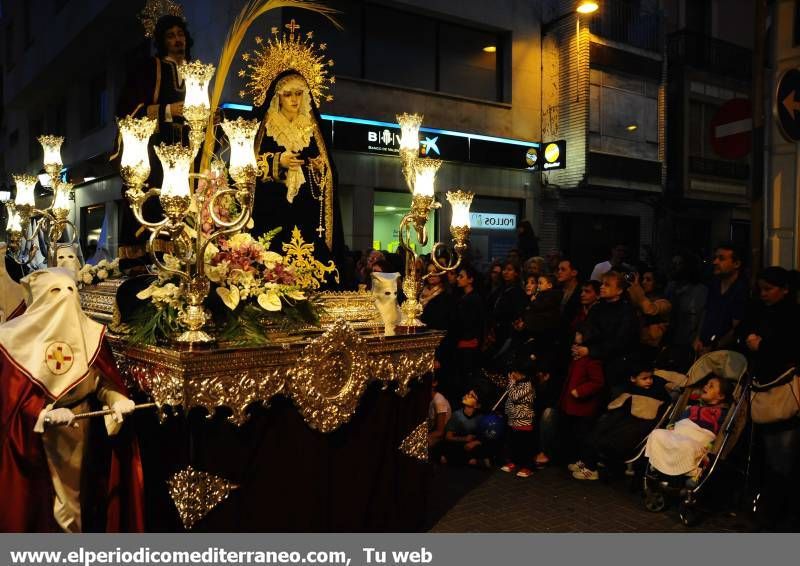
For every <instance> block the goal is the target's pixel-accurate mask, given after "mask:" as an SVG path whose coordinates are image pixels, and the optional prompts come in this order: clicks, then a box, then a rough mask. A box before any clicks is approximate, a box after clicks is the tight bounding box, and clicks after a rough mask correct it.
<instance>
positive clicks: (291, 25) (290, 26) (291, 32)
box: [284, 18, 300, 41]
mask: <svg viewBox="0 0 800 566" xmlns="http://www.w3.org/2000/svg"><path fill="white" fill-rule="evenodd" d="M284 27H285V28H286V29H288V30H289V41H294V32H296V31H297V30H299V29H300V26H299V25H297V23H296V22H295V21H294V18H292V21H290V22H289V23H288V24H286V25H285V26H284Z"/></svg>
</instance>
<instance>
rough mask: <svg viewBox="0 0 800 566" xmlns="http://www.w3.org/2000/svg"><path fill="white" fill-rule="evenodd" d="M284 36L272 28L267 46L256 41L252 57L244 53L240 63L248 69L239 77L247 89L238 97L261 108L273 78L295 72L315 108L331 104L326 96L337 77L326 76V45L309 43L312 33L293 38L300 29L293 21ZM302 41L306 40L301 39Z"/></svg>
mask: <svg viewBox="0 0 800 566" xmlns="http://www.w3.org/2000/svg"><path fill="white" fill-rule="evenodd" d="M285 27H286V29H288V30H289V33H288V34H287V33H286V32H283V33H279V30H278V28H277V27H273V28H272V37H270V38H269V39H268V40H267V41H266V42H265V41H264V40H263V39H262V38H260V37H256V38H255V40H256V44H257V45H258V46H259V47H257V48H256V49H255V50H254V51H253V52H252V53H243V54H242V59H243V60H244V61H245V62H246V63H247V64H248V65H247V69H246V70H245V69H242V70H240V71H239V76H240V77H245V76H246V77H247V78H248V81H247V88H246V90H242V91H240V92H239V96H241V97H242V98H245V96H248V95H249V96H250V97H251V98H252V99H253V103H254V104H255V105H256V106H261V105H262V104H264V99H265V98H266V96H267V90H268V89H269V85H271V84H272V81H274V80H275V78H276V77H277V76H278V75H280V74H281V73H283V72H284V71H287V70H289V69H291V70H294V71H296V72H297V74H299V75H300V76H302V77H303V79H305V81H306V83H307V84H308V88H309V91H310V92H311V96H312V97H313V98H314V102H315V103H316V105H317V106H319V105H320V103H321V102H322V101H327V102H330V101H331V100H333V96H331V95H330V94H328V93H327V91H328V90H329V85H332V84H334V83H335V82H336V77H334V76H328V69H329V68H330V67H333V59H327V60H326V59H325V56H324V55H323V54H322V53H318V51H319V52H324V51H325V50H326V49H327V47H328V46H327V45H326V44H325V43H320V44H319V47H317V46H316V45H314V43H313V42H312V41H311V39H312V38H313V37H314V32H311V31H309V32H306V34H305V36H303V35H301V34H296V33H295V32H296V31H297V30H298V29H300V26H299V25H297V23H295V21H294V19H293V20H292V21H290V22H289V23H288V24H286V26H285ZM303 37H305V39H303Z"/></svg>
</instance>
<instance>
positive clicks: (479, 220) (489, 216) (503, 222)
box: [469, 212, 517, 230]
mask: <svg viewBox="0 0 800 566" xmlns="http://www.w3.org/2000/svg"><path fill="white" fill-rule="evenodd" d="M469 224H470V228H472V229H473V230H516V229H517V215H516V214H501V213H494V212H470V213H469Z"/></svg>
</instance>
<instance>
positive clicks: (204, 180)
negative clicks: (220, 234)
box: [195, 164, 239, 234]
mask: <svg viewBox="0 0 800 566" xmlns="http://www.w3.org/2000/svg"><path fill="white" fill-rule="evenodd" d="M215 165H216V166H215V167H212V168H211V169H210V170H206V171H205V172H204V174H203V175H202V176H201V177H200V179H199V180H198V182H197V191H196V193H195V194H196V196H197V198H198V200H199V201H201V202H210V201H211V197H213V196H214V194H215V193H216V192H218V191H221V190H224V189H227V188H228V181H227V173H226V172H225V169H224V166H223V165H222V164H215ZM214 212H215V213H216V215H217V217H218V218H220V219H222V220H225V221H228V220H230V219H231V218H235V217H236V215H237V214H239V209H238V206H237V205H236V199H234V198H233V197H232V196H231V195H225V196H223V197H221V198H220V199H219V200H218V202H217V203H216V205H215V206H214ZM200 222H201V226H200V229H201V230H202V232H203V233H204V234H210V233H211V232H212V230H213V229H214V221H213V219H212V218H211V212H210V211H209V210H208V207H207V206H204V207H203V209H202V210H201V211H200Z"/></svg>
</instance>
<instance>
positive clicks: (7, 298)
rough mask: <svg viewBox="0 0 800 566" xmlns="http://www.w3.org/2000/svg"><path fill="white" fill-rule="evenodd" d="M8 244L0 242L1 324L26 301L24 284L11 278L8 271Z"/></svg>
mask: <svg viewBox="0 0 800 566" xmlns="http://www.w3.org/2000/svg"><path fill="white" fill-rule="evenodd" d="M6 247H7V246H6V244H5V242H0V324H2V323H4V322H5V321H6V320H8V319H9V318H10V317H11V315H12V314H14V313H15V312H16V311H17V310H19V309H21V308H22V306H23V304H24V303H25V295H24V293H23V291H22V285H20V284H19V283H17V282H16V281H14V280H13V279H11V276H10V275H9V274H8V272H7V271H6V261H5V259H6Z"/></svg>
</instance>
